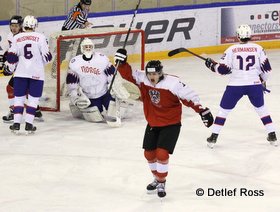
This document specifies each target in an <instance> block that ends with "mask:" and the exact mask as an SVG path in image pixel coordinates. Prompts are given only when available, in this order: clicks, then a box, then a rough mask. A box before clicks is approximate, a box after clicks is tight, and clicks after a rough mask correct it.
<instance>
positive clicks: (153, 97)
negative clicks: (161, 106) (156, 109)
mask: <svg viewBox="0 0 280 212" xmlns="http://www.w3.org/2000/svg"><path fill="white" fill-rule="evenodd" d="M149 95H150V98H151V101H152V103H154V104H158V103H159V102H160V92H158V91H157V90H149Z"/></svg>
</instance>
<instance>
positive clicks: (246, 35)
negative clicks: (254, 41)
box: [236, 24, 252, 40]
mask: <svg viewBox="0 0 280 212" xmlns="http://www.w3.org/2000/svg"><path fill="white" fill-rule="evenodd" d="M236 34H237V37H238V38H239V39H240V40H242V39H247V40H250V38H251V35H252V31H251V28H250V26H249V25H248V24H241V25H240V26H239V27H238V28H237V30H236Z"/></svg>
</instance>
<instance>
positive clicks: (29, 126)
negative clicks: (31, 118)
mask: <svg viewBox="0 0 280 212" xmlns="http://www.w3.org/2000/svg"><path fill="white" fill-rule="evenodd" d="M36 129H37V128H36V127H35V126H33V124H30V123H26V124H25V133H26V135H28V134H33V133H34V132H35V131H36Z"/></svg>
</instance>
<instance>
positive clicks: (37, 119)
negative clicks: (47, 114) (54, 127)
mask: <svg viewBox="0 0 280 212" xmlns="http://www.w3.org/2000/svg"><path fill="white" fill-rule="evenodd" d="M34 121H36V122H44V121H45V120H44V119H43V118H42V117H40V118H38V117H35V118H34Z"/></svg>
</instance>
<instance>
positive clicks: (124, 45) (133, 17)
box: [108, 0, 141, 93]
mask: <svg viewBox="0 0 280 212" xmlns="http://www.w3.org/2000/svg"><path fill="white" fill-rule="evenodd" d="M140 3H141V0H139V1H138V4H137V5H136V8H135V10H134V14H133V16H132V20H131V22H130V25H129V28H128V31H127V33H126V37H125V40H124V44H123V49H125V47H126V43H127V40H128V36H129V34H130V31H131V28H132V24H133V22H134V19H135V16H136V14H137V11H138V8H139V6H140ZM119 65H120V62H119V61H118V62H117V64H116V66H115V69H116V71H115V73H114V75H113V78H112V80H111V84H110V86H109V89H108V92H109V93H110V92H111V90H112V86H113V83H114V81H115V78H116V75H117V72H118V67H119Z"/></svg>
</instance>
